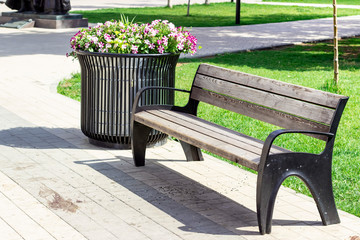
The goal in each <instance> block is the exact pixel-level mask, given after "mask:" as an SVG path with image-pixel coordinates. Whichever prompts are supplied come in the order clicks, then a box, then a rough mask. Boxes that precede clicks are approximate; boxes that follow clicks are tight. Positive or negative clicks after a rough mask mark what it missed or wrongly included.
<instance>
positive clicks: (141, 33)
mask: <svg viewBox="0 0 360 240" xmlns="http://www.w3.org/2000/svg"><path fill="white" fill-rule="evenodd" d="M123 19H124V18H123ZM123 19H122V20H121V21H114V20H112V21H107V22H105V23H104V24H102V23H99V24H98V25H96V26H95V27H89V28H88V29H81V30H80V31H79V32H78V33H76V34H75V35H74V36H73V37H72V38H71V40H70V45H71V48H72V49H73V51H72V52H71V53H70V54H68V55H69V56H73V57H76V53H75V51H77V50H81V51H88V52H102V53H105V52H106V53H125V54H138V53H143V54H163V53H191V54H192V55H193V54H195V53H196V44H197V39H196V37H194V36H193V35H191V34H190V33H189V32H188V31H186V30H184V28H183V27H175V25H174V24H173V23H171V22H169V21H168V20H154V21H152V22H151V23H146V24H141V25H139V24H137V23H133V22H132V21H131V22H130V21H128V20H126V19H125V20H123Z"/></svg>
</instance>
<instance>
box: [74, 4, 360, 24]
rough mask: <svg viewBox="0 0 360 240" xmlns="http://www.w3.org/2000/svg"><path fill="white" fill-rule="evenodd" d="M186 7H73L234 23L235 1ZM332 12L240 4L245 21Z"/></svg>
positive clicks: (101, 15) (97, 14)
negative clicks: (188, 8)
mask: <svg viewBox="0 0 360 240" xmlns="http://www.w3.org/2000/svg"><path fill="white" fill-rule="evenodd" d="M186 11H187V6H186V5H176V6H174V7H173V8H168V7H149V8H114V9H100V10H93V11H73V13H80V14H82V15H83V16H84V17H85V18H88V19H89V21H90V22H92V23H97V22H105V21H108V20H111V19H119V18H120V16H121V14H124V15H126V16H127V17H129V19H133V18H134V17H135V21H136V22H151V21H152V20H154V19H167V20H169V21H171V22H173V23H174V24H175V25H176V26H185V27H191V26H192V27H211V26H231V25H235V3H230V2H229V3H212V4H209V5H202V4H194V5H192V6H191V10H190V14H191V16H189V17H187V16H186ZM338 15H339V16H349V15H360V10H359V9H339V10H338ZM331 16H332V8H314V7H297V6H268V5H257V4H242V7H241V24H242V25H248V24H260V23H274V22H286V21H295V20H308V19H316V18H325V17H331Z"/></svg>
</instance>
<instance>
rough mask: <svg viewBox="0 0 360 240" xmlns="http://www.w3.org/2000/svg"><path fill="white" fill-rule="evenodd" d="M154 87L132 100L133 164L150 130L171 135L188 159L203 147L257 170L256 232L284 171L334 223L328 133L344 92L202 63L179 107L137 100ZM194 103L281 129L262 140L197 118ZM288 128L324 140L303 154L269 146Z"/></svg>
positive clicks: (267, 220) (268, 214)
mask: <svg viewBox="0 0 360 240" xmlns="http://www.w3.org/2000/svg"><path fill="white" fill-rule="evenodd" d="M157 88H158V87H147V88H143V89H142V90H140V91H139V92H138V94H137V97H136V99H135V103H134V106H133V111H132V124H131V132H132V151H133V157H134V162H135V165H136V166H144V164H145V150H146V140H147V138H148V135H149V133H150V131H151V129H156V130H159V131H161V132H164V133H166V134H169V135H171V136H173V137H175V138H177V139H178V140H179V141H180V143H181V145H182V147H183V149H184V152H185V155H186V158H187V160H188V161H195V160H202V159H203V157H202V155H201V151H200V149H205V150H207V151H209V152H212V153H214V154H216V155H219V156H222V157H224V158H227V159H229V160H231V161H234V162H236V163H239V164H241V165H244V166H246V167H248V168H251V169H253V170H255V171H257V172H258V179H257V192H256V204H257V218H258V225H259V230H260V233H261V234H265V233H270V232H271V222H272V215H273V208H274V203H275V198H276V195H277V192H278V189H279V187H280V185H281V183H282V182H283V181H284V180H285V179H286V178H287V177H289V176H298V177H300V178H301V179H302V180H303V181H304V182H305V183H306V184H307V186H308V187H309V189H310V191H311V193H312V195H313V197H314V199H315V201H316V204H317V207H318V210H319V212H320V215H321V219H322V223H323V224H324V225H328V224H335V223H339V222H340V220H339V216H338V213H337V210H336V206H335V202H334V197H333V190H332V180H331V165H332V152H333V146H334V141H335V135H336V131H337V128H338V125H339V121H340V118H341V115H342V112H343V110H344V108H345V105H346V102H347V100H348V97H345V96H340V95H336V94H332V93H328V92H323V91H319V90H314V89H310V88H306V87H302V86H297V85H293V84H289V83H284V82H280V81H276V80H272V79H267V78H263V77H259V76H254V75H249V74H245V73H242V72H238V71H232V70H228V69H224V68H220V67H215V66H211V65H207V64H201V65H200V66H199V68H198V70H197V72H196V75H195V78H194V81H193V85H192V87H191V91H185V92H188V93H189V95H190V97H189V101H188V104H187V105H186V106H185V107H178V106H164V105H162V106H159V105H152V106H138V105H139V104H141V102H139V101H141V96H142V95H143V93H144V92H146V91H149V90H152V89H157ZM166 89H167V88H166ZM176 91H183V92H184V90H179V89H177V90H176ZM199 102H205V103H208V104H211V105H215V106H217V107H220V108H224V109H227V110H230V111H233V112H236V113H239V114H243V115H246V116H249V117H251V118H254V119H258V120H261V121H264V122H267V123H271V124H274V125H277V126H280V127H281V128H284V129H280V130H276V131H274V132H272V133H271V134H270V135H269V136H268V137H267V139H266V140H265V142H263V141H260V140H258V139H255V138H252V137H249V136H246V135H244V134H242V133H239V132H235V131H233V130H230V129H227V128H225V127H222V126H219V125H216V124H214V123H211V122H208V121H205V120H203V119H200V118H198V117H197V116H196V115H197V106H198V104H199ZM288 133H302V134H306V135H309V136H312V137H315V138H318V139H321V140H324V141H325V142H326V145H325V149H324V150H323V151H322V152H321V153H320V154H310V153H301V152H291V151H289V150H286V149H283V148H279V147H276V146H274V145H273V141H274V140H275V139H276V138H277V137H278V136H280V135H282V134H288ZM321 150H322V149H321Z"/></svg>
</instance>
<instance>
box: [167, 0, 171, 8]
mask: <svg viewBox="0 0 360 240" xmlns="http://www.w3.org/2000/svg"><path fill="white" fill-rule="evenodd" d="M167 6H168V7H169V8H172V2H171V0H168V1H167Z"/></svg>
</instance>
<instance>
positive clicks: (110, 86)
mask: <svg viewBox="0 0 360 240" xmlns="http://www.w3.org/2000/svg"><path fill="white" fill-rule="evenodd" d="M76 54H77V56H78V59H79V62H80V66H81V130H82V132H83V133H84V134H85V135H86V136H87V137H88V138H89V141H90V143H92V144H95V145H99V146H103V147H112V148H118V149H129V148H130V146H131V139H130V118H131V110H132V104H133V101H134V98H135V96H136V93H137V91H138V90H139V89H141V88H142V87H145V86H164V87H174V86H175V67H176V63H177V61H178V59H179V54H111V53H90V52H83V51H76ZM173 103H174V94H172V93H169V92H166V91H163V90H156V91H150V92H148V94H145V96H144V97H143V99H142V101H141V104H142V105H149V104H173ZM166 137H167V136H166V135H165V134H162V133H160V132H158V131H152V132H151V134H150V136H149V139H148V145H149V146H150V145H154V144H157V143H159V142H160V143H162V142H164V140H165V139H166Z"/></svg>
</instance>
